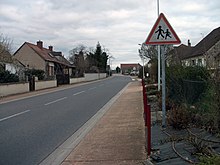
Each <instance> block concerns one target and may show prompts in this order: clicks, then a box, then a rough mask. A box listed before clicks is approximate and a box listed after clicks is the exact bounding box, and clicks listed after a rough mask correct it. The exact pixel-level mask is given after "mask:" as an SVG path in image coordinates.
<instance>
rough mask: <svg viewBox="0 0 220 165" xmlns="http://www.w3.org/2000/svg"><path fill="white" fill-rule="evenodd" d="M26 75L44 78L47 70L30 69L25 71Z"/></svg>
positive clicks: (39, 78)
mask: <svg viewBox="0 0 220 165" xmlns="http://www.w3.org/2000/svg"><path fill="white" fill-rule="evenodd" d="M25 75H26V76H37V77H38V80H43V79H44V77H45V72H44V71H43V70H40V69H28V70H26V71H25Z"/></svg>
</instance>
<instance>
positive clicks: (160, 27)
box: [145, 13, 180, 45]
mask: <svg viewBox="0 0 220 165" xmlns="http://www.w3.org/2000/svg"><path fill="white" fill-rule="evenodd" d="M145 44H147V45H165V44H180V39H179V37H178V36H177V34H176V33H175V31H174V30H173V28H172V27H171V25H170V23H169V22H168V21H167V19H166V17H165V16H164V14H163V13H161V14H160V15H159V17H158V19H157V21H156V23H155V24H154V26H153V28H152V30H151V31H150V34H149V35H148V37H147V39H146V41H145Z"/></svg>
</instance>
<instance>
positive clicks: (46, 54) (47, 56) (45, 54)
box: [25, 42, 72, 67]
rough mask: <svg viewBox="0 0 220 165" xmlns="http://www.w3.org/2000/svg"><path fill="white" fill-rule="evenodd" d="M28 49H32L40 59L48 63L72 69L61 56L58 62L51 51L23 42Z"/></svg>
mask: <svg viewBox="0 0 220 165" xmlns="http://www.w3.org/2000/svg"><path fill="white" fill-rule="evenodd" d="M25 44H27V45H28V46H29V47H30V48H32V49H33V50H34V51H35V52H36V53H37V54H38V55H39V56H40V57H41V58H43V59H44V60H45V61H50V62H56V63H59V64H63V65H66V66H69V67H72V65H71V64H70V62H69V61H67V60H66V59H65V58H64V57H63V56H62V55H61V56H60V57H61V58H62V60H59V59H58V58H56V57H55V56H54V55H53V51H51V50H49V49H47V48H42V49H41V48H39V47H38V46H37V45H34V44H32V43H29V42H25Z"/></svg>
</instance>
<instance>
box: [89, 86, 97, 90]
mask: <svg viewBox="0 0 220 165" xmlns="http://www.w3.org/2000/svg"><path fill="white" fill-rule="evenodd" d="M95 88H96V87H92V88H89V89H88V90H93V89H95Z"/></svg>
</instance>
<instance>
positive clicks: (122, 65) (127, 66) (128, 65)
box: [121, 63, 141, 68]
mask: <svg viewBox="0 0 220 165" xmlns="http://www.w3.org/2000/svg"><path fill="white" fill-rule="evenodd" d="M137 66H139V67H141V65H140V64H139V63H136V64H121V68H130V67H137Z"/></svg>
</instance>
